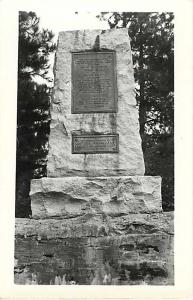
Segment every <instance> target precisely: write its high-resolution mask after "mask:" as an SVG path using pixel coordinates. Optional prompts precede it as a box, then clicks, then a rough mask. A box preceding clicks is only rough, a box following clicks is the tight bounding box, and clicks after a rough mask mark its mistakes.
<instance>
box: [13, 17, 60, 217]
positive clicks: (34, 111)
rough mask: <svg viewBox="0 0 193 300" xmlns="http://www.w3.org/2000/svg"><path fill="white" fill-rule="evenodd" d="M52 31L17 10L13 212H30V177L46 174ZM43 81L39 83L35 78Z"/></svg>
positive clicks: (19, 214) (34, 18)
mask: <svg viewBox="0 0 193 300" xmlns="http://www.w3.org/2000/svg"><path fill="white" fill-rule="evenodd" d="M52 39H53V34H52V32H50V31H48V30H42V31H41V30H40V29H39V18H37V16H36V14H35V13H33V12H29V13H27V12H20V13H19V45H18V47H19V48H18V95H17V101H18V102H17V103H18V104H17V157H16V216H17V217H28V216H29V214H30V201H29V186H30V180H31V179H32V178H39V177H42V176H45V175H46V155H47V150H48V149H47V142H48V135H49V122H50V116H49V105H50V92H51V90H50V88H49V87H48V81H50V79H49V77H48V70H49V64H48V61H49V55H50V53H52V52H53V51H54V49H55V45H54V44H53V42H52ZM39 78H41V80H44V81H45V83H43V84H39V83H38V79H39Z"/></svg>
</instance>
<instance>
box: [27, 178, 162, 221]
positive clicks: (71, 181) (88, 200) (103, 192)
mask: <svg viewBox="0 0 193 300" xmlns="http://www.w3.org/2000/svg"><path fill="white" fill-rule="evenodd" d="M30 197H31V207H32V216H33V217H34V218H49V217H64V218H74V217H77V216H83V215H87V214H92V215H95V214H103V215H105V216H113V217H114V216H121V215H128V214H129V213H155V212H161V211H162V202H161V178H160V177H158V176H157V177H153V176H113V177H65V178H48V177H44V178H41V179H34V180H32V182H31V191H30Z"/></svg>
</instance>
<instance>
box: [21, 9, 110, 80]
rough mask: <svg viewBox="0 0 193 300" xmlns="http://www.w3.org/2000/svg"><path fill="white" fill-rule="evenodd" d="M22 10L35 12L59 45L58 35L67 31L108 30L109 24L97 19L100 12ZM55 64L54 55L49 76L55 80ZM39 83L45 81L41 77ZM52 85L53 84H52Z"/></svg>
mask: <svg viewBox="0 0 193 300" xmlns="http://www.w3.org/2000/svg"><path fill="white" fill-rule="evenodd" d="M22 10H25V11H27V12H29V11H30V10H31V11H34V12H35V13H36V15H37V16H38V17H39V18H40V23H39V27H40V29H42V28H44V29H48V30H51V31H52V32H53V33H54V39H53V41H54V42H55V43H57V38H58V33H59V32H60V31H66V30H81V29H108V28H109V26H108V23H107V22H106V21H100V20H99V19H98V18H96V16H97V15H99V14H100V12H99V11H98V12H97V11H95V12H76V11H75V10H74V11H66V12H64V10H63V9H55V10H54V13H53V11H52V10H50V9H49V10H45V8H38V7H37V8H36V9H35V10H34V9H33V8H31V7H29V6H27V5H26V6H23V7H22ZM53 64H54V55H50V71H49V76H50V77H52V78H53V72H52V70H53ZM35 80H36V81H37V82H38V83H44V82H45V81H44V80H43V79H41V78H39V77H36V79H35ZM51 85H52V84H51Z"/></svg>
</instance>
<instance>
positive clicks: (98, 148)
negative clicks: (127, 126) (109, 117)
mask: <svg viewBox="0 0 193 300" xmlns="http://www.w3.org/2000/svg"><path fill="white" fill-rule="evenodd" d="M118 139H119V136H118V134H108V135H107V134H97V135H73V136H72V153H74V154H78V153H79V154H81V153H94V154H95V153H117V152H118V151H119V149H118V144H119V143H118Z"/></svg>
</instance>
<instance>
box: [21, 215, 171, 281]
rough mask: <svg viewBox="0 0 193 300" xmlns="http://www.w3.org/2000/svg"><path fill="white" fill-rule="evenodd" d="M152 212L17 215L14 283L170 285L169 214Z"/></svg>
mask: <svg viewBox="0 0 193 300" xmlns="http://www.w3.org/2000/svg"><path fill="white" fill-rule="evenodd" d="M151 216H152V219H151V218H150V216H148V215H146V214H144V215H135V218H134V217H133V216H132V215H130V216H127V218H126V219H125V220H124V222H123V217H117V218H111V217H109V218H108V221H107V220H106V221H105V220H103V221H102V220H101V216H95V217H91V216H90V218H89V217H88V216H87V219H86V218H82V217H81V218H77V219H75V220H74V222H73V221H70V220H51V219H50V220H33V219H31V220H29V219H16V232H15V233H16V239H15V283H16V284H57V285H61V284H72V283H73V282H74V283H76V284H93V285H95V284H102V285H106V284H109V285H117V284H118V285H124V284H129V285H134V284H150V285H153V284H156V285H168V284H170V285H171V284H173V283H174V282H173V234H172V230H173V225H172V222H173V214H172V213H164V214H152V215H151ZM168 220H170V222H169V221H168ZM87 222H88V224H87ZM78 224H79V226H80V228H81V229H80V228H79V227H78ZM118 224H119V225H118ZM137 225H139V227H137ZM120 226H122V230H121V232H119V233H118V234H117V230H119V229H120ZM123 226H125V227H124V229H123ZM131 226H133V229H132V233H131ZM83 227H84V228H85V231H82V228H83ZM102 228H103V229H102ZM105 228H106V229H105ZM107 228H108V230H107ZM114 228H115V230H114Z"/></svg>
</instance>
